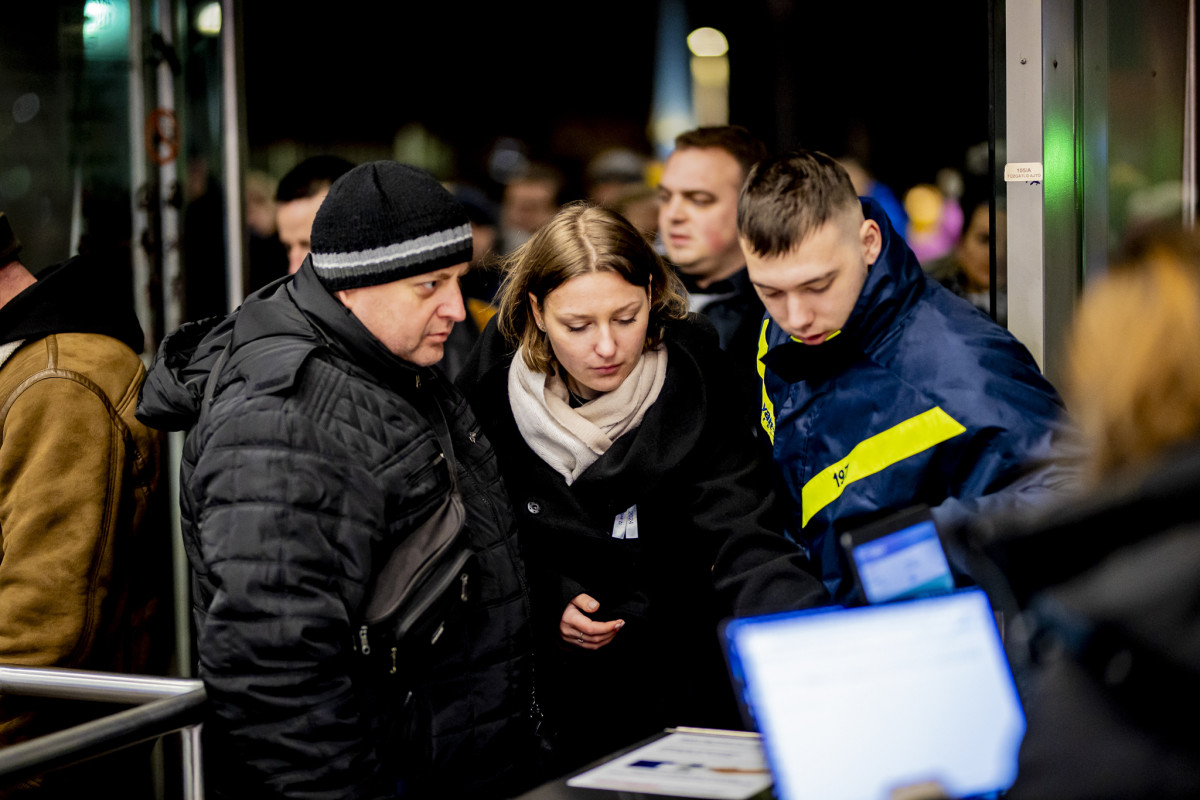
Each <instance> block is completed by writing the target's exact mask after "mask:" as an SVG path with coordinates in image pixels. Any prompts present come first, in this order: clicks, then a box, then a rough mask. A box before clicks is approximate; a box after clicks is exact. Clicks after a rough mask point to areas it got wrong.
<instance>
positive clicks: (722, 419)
mask: <svg viewBox="0 0 1200 800" xmlns="http://www.w3.org/2000/svg"><path fill="white" fill-rule="evenodd" d="M498 304H499V307H500V310H499V314H498V320H497V321H495V322H493V323H492V324H491V325H489V327H488V329H487V330H486V331H485V332H484V334H483V336H482V338H481V341H480V343H479V345H478V346H477V348H476V351H475V353H474V354H473V359H472V360H471V361H470V362H469V363H468V364H467V366H466V367H465V368H464V371H463V372H462V373H461V374H460V377H459V383H460V385H461V386H462V387H463V389H464V392H465V394H466V395H467V397H468V399H469V400H470V402H471V404H472V405H473V407H474V408H475V410H476V413H477V415H478V417H479V420H480V423H481V424H482V426H483V431H484V433H485V434H486V435H487V437H488V439H489V440H490V441H491V442H492V444H493V446H494V447H495V450H496V455H497V457H498V459H499V461H500V466H501V470H502V472H503V474H504V481H505V484H506V485H507V488H508V492H509V496H510V497H511V498H512V503H513V507H514V510H515V512H516V514H517V518H518V527H519V529H520V537H521V543H522V552H523V555H524V558H525V560H526V564H527V572H528V575H529V579H530V584H531V586H530V589H531V596H532V599H533V612H534V619H535V623H534V625H535V637H536V638H537V641H538V661H537V662H536V672H537V681H538V697H539V701H540V702H541V704H542V705H543V707H544V709H545V711H546V714H547V717H548V719H549V720H550V722H551V723H552V724H554V725H555V726H556V727H557V729H558V730H559V732H560V736H559V742H558V748H557V756H558V762H557V768H558V769H559V770H560V771H565V770H567V769H570V768H571V767H573V766H576V765H578V764H580V763H583V762H586V761H588V760H590V759H593V758H597V757H600V756H603V755H605V754H607V753H609V752H611V751H612V750H614V749H616V748H618V747H621V746H623V745H626V744H631V743H633V742H635V741H637V740H638V739H640V738H642V737H644V736H646V735H648V734H651V733H654V732H655V731H657V730H661V729H662V728H663V727H665V726H668V725H677V724H723V725H731V724H737V719H736V716H735V715H734V714H733V713H732V711H733V708H734V704H733V699H732V696H731V693H730V690H729V683H728V680H727V678H726V676H725V673H724V668H723V666H722V663H721V660H720V655H719V651H718V649H717V646H716V643H717V636H716V626H717V623H718V622H719V620H720V619H721V618H722V617H723V616H729V615H731V614H735V613H736V614H741V613H755V612H761V611H771V610H782V609H785V608H801V607H805V606H811V605H816V604H819V603H822V602H824V601H825V600H826V599H827V598H826V596H825V592H824V589H823V587H822V586H821V584H820V583H819V581H817V579H816V578H815V577H813V576H812V575H810V574H809V573H808V572H807V571H806V568H807V559H806V558H805V557H804V556H803V554H802V553H801V552H800V551H799V550H798V549H797V547H796V546H795V545H793V544H792V543H791V542H790V541H789V540H787V539H786V538H784V536H783V535H782V534H781V533H780V531H781V530H782V527H781V525H780V524H779V523H778V521H777V520H776V518H775V509H774V494H773V492H772V490H771V487H772V485H773V482H774V479H773V476H772V473H771V467H770V463H769V460H768V459H767V456H766V453H765V452H764V451H763V450H762V449H761V444H760V442H758V440H757V438H756V433H755V425H754V424H753V423H754V420H753V417H752V414H753V410H751V409H742V408H739V407H738V406H737V400H736V398H737V397H740V396H741V395H740V394H738V393H737V391H736V381H735V380H732V379H731V377H730V375H731V374H732V370H731V368H730V366H729V364H728V363H727V362H726V361H725V358H726V356H725V354H724V353H723V351H721V349H720V347H719V345H718V342H717V337H716V333H715V331H714V330H713V329H712V328H711V326H710V325H707V324H706V323H704V322H703V321H702V320H701V318H698V317H695V316H689V315H688V314H687V313H686V308H687V307H686V303H685V301H684V299H683V297H682V295H681V289H680V285H679V281H678V279H677V278H676V277H675V276H674V275H673V274H672V273H671V272H670V271H669V270H668V268H667V267H666V266H665V265H664V263H663V261H662V260H661V259H660V258H659V257H658V256H657V255H656V254H655V253H654V251H653V249H652V248H651V247H650V245H649V244H648V243H647V242H646V240H645V239H644V238H643V237H642V235H641V234H640V233H639V232H638V231H637V230H636V229H635V228H634V227H633V226H632V225H630V224H629V223H628V222H627V221H625V219H623V218H622V217H621V216H619V215H617V214H616V213H614V212H611V211H608V210H606V209H602V208H597V207H591V206H587V205H574V206H568V207H567V208H565V209H563V210H562V211H561V212H559V214H558V215H557V216H555V217H554V219H552V220H551V221H550V222H549V223H548V224H547V225H545V226H544V227H543V228H541V229H540V230H539V231H538V232H537V233H536V234H534V236H533V238H532V239H531V240H530V241H529V242H528V243H527V244H526V245H524V246H523V247H522V248H521V249H520V250H519V251H518V252H517V253H516V254H515V255H514V257H513V258H512V260H511V262H510V263H509V265H508V271H507V275H506V278H505V282H504V285H503V286H502V287H501V290H500V294H499V297H498Z"/></svg>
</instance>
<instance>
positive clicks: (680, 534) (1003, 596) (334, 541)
mask: <svg viewBox="0 0 1200 800" xmlns="http://www.w3.org/2000/svg"><path fill="white" fill-rule="evenodd" d="M968 172H969V171H968ZM979 180H980V178H979V176H976V175H971V174H964V172H963V171H962V170H946V171H943V172H942V173H940V174H939V175H938V176H937V177H936V178H935V180H934V181H932V182H931V183H929V184H921V185H918V186H914V187H909V188H908V190H907V191H904V192H902V193H900V194H897V192H896V191H894V190H893V189H892V188H890V187H888V186H887V185H886V184H884V183H882V182H881V181H880V180H879V179H878V178H877V177H876V176H875V175H874V174H872V172H871V171H870V169H869V168H868V165H865V164H864V163H862V161H861V160H859V159H856V158H854V157H853V156H852V155H849V154H843V155H841V156H840V157H836V158H835V157H832V156H830V155H827V154H825V153H821V152H816V151H808V150H794V151H789V152H781V153H772V152H770V151H769V150H768V148H767V147H766V146H765V145H764V144H763V143H762V142H761V141H759V140H758V139H757V138H756V137H755V136H754V135H753V133H752V132H750V131H748V130H746V129H744V128H741V127H737V126H719V127H708V128H699V129H696V130H692V131H687V132H684V133H681V134H680V135H679V136H678V137H677V138H676V140H675V143H674V148H673V151H672V153H671V154H670V155H669V157H668V158H666V159H665V161H662V162H659V161H656V160H655V159H652V158H650V157H648V156H646V155H643V154H639V153H636V152H633V151H629V150H612V151H606V152H604V153H601V154H599V155H598V156H597V157H596V158H595V160H593V161H592V162H591V164H590V165H589V166H588V167H587V169H586V170H585V172H584V173H583V174H582V175H580V176H578V180H574V179H569V176H567V175H566V174H564V172H563V171H562V169H560V168H558V167H556V166H554V165H551V164H548V163H537V162H528V163H525V164H524V165H522V166H520V168H518V169H515V170H513V171H512V172H511V174H509V175H507V179H506V180H505V181H504V183H503V186H502V189H501V191H500V192H499V193H498V196H492V195H490V194H489V193H488V192H487V191H484V190H483V189H481V188H480V187H478V186H473V185H470V184H467V183H462V182H454V181H439V180H437V179H435V177H434V176H432V175H430V174H429V173H427V172H425V171H424V170H421V169H419V168H416V167H413V166H410V165H405V164H400V163H397V162H393V161H372V162H368V163H364V164H358V165H355V164H353V163H352V162H350V161H348V160H345V159H343V158H340V157H338V156H334V155H318V156H314V157H311V158H307V159H304V160H301V161H300V162H299V163H297V164H296V165H295V166H294V167H293V168H292V169H291V170H290V171H289V172H287V173H286V174H284V175H282V176H280V178H279V180H278V183H277V184H274V185H273V184H272V181H271V180H270V179H262V178H261V177H258V178H255V180H253V181H250V180H247V189H248V191H251V190H252V192H253V196H254V197H253V203H251V202H249V201H248V202H247V209H248V211H249V216H248V219H247V225H248V227H249V228H250V229H251V231H252V234H253V235H252V237H251V242H252V245H251V248H250V268H249V271H248V283H249V284H251V285H249V286H248V287H247V288H248V290H249V291H248V294H247V299H246V300H245V302H244V303H243V304H242V305H241V306H239V307H238V308H237V309H235V310H233V311H232V312H229V313H228V314H225V313H219V314H215V315H211V316H206V317H205V318H203V319H191V320H189V321H188V322H186V323H185V324H184V325H183V326H181V327H180V328H179V329H178V330H176V331H171V332H169V333H168V335H167V337H166V338H165V339H164V340H163V341H162V342H161V343H157V342H156V343H153V344H154V345H155V347H154V349H155V351H156V352H155V356H154V361H153V363H152V364H151V366H150V368H149V369H148V370H147V369H145V368H143V366H142V363H143V362H142V361H141V360H140V359H139V358H138V356H137V353H138V352H140V351H141V350H142V349H143V345H144V344H145V342H144V335H143V334H142V331H141V329H140V327H139V325H138V321H137V319H136V317H134V316H133V315H132V310H131V309H125V308H123V306H124V305H127V304H123V303H121V302H118V301H117V300H116V299H113V298H109V295H111V294H112V292H111V289H112V288H113V286H114V285H115V284H114V282H113V281H112V280H110V279H109V278H108V277H106V276H107V273H106V272H105V267H104V265H95V264H92V263H91V261H89V260H88V259H87V258H86V257H80V258H79V259H74V260H72V261H70V262H67V263H66V264H64V265H61V266H57V267H52V268H50V269H48V270H46V271H44V272H43V273H41V274H40V275H39V277H38V278H36V279H35V278H34V276H33V274H32V273H31V272H30V271H29V270H28V269H26V267H25V266H24V265H23V264H22V263H21V262H20V260H19V257H18V256H19V253H20V242H19V240H18V239H17V237H16V234H15V233H14V232H13V230H12V228H11V227H10V225H9V224H8V221H7V220H6V218H5V217H4V216H3V214H2V213H0V433H2V438H0V537H2V541H3V548H2V549H0V554H2V555H0V663H6V664H24V665H40V666H72V667H81V668H88V669H101V670H120V671H131V672H141V671H158V672H162V671H163V670H165V669H166V664H165V647H166V641H167V638H166V637H165V636H164V634H163V632H162V630H161V628H160V624H161V621H162V620H163V612H164V608H163V606H165V605H166V599H165V598H166V595H165V594H163V593H162V592H161V587H159V586H158V585H157V584H155V583H153V582H151V581H150V577H151V576H161V575H165V574H166V568H165V565H163V562H162V561H161V558H160V557H161V553H160V547H161V546H162V545H163V544H165V542H166V540H167V539H166V529H165V527H164V526H165V521H164V520H165V516H163V514H162V513H161V512H162V510H163V506H162V504H163V503H164V502H165V494H164V493H163V492H162V491H161V487H160V486H159V484H160V483H162V481H161V480H160V477H161V475H160V473H161V469H162V466H161V462H162V447H163V443H162V433H161V432H163V431H176V430H177V431H184V432H185V433H186V440H185V445H184V450H183V461H182V466H181V475H180V496H179V504H180V515H181V518H182V526H183V537H184V544H185V549H186V552H187V557H188V562H189V566H190V576H191V587H190V588H191V595H192V597H191V604H192V607H191V611H192V621H191V625H192V634H193V636H194V641H195V644H196V657H197V665H196V666H197V668H198V672H199V676H200V677H201V678H202V679H203V680H204V683H205V686H206V689H207V691H208V698H209V703H208V708H207V712H206V713H207V715H208V716H207V717H206V721H205V725H204V728H203V737H204V751H205V754H206V759H207V765H208V766H207V771H206V779H207V781H208V786H209V791H210V795H211V796H214V797H243V796H254V797H290V798H323V797H346V798H350V797H355V798H359V797H361V798H389V797H403V798H410V799H411V798H427V797H458V796H462V797H466V796H470V797H481V798H487V797H511V796H514V795H515V794H517V793H519V792H521V791H524V790H526V789H529V788H532V787H533V786H535V785H536V784H538V783H540V782H542V781H544V780H547V779H549V778H552V777H555V776H558V775H562V774H565V773H567V772H569V771H571V770H573V769H576V768H578V767H580V766H582V765H584V764H586V763H588V762H589V761H592V760H594V759H597V758H600V757H602V756H604V755H606V754H608V753H611V752H613V751H614V750H617V749H618V748H620V747H622V746H625V745H629V744H633V743H634V742H636V741H637V740H639V739H641V738H643V737H645V736H648V735H650V734H653V733H654V732H655V731H657V730H661V729H662V728H664V727H667V726H670V725H679V724H696V725H706V726H718V727H729V728H737V727H740V726H741V725H742V724H743V721H742V720H741V719H740V718H739V716H738V713H737V708H736V703H735V698H733V696H732V693H731V691H730V687H729V683H728V680H727V676H726V675H725V673H724V667H723V664H722V661H721V655H720V652H719V649H718V643H717V639H716V636H715V630H716V626H717V625H718V624H719V622H720V621H721V620H722V619H724V618H728V617H730V616H738V615H747V614H759V613H773V612H782V611H793V610H805V609H812V608H818V607H822V606H826V605H830V604H833V603H838V604H847V605H853V604H855V603H860V602H862V601H863V598H862V597H861V594H860V593H859V590H858V588H857V587H856V585H855V582H854V580H853V575H852V573H851V572H850V570H849V569H848V565H847V563H846V561H845V556H844V554H843V553H842V552H841V551H840V549H839V547H838V544H837V541H838V535H839V534H840V533H842V532H844V531H846V530H849V529H853V528H855V527H858V526H861V525H864V524H867V523H869V522H872V521H874V520H876V519H878V518H880V516H882V515H886V514H890V513H892V512H895V511H897V510H900V509H904V508H906V507H910V506H914V505H922V506H926V507H928V509H929V510H930V513H931V515H932V517H933V519H934V521H935V522H936V525H937V529H938V532H939V534H940V536H941V538H942V539H943V540H944V543H945V546H946V547H947V549H948V551H949V552H950V553H951V554H952V556H953V565H954V567H955V571H956V576H955V577H956V580H957V581H958V582H959V583H960V584H962V585H966V584H972V583H979V584H981V585H983V587H984V588H985V589H987V590H988V591H989V593H990V594H991V595H992V597H993V602H995V603H996V604H997V606H998V607H1002V608H1003V609H1005V610H1011V611H1012V612H1013V614H1014V615H1017V614H1020V615H1024V618H1025V619H1027V620H1029V619H1036V620H1038V621H1039V623H1040V625H1041V629H1040V631H1039V632H1040V633H1041V634H1042V635H1041V636H1030V639H1029V641H1028V642H1027V655H1028V656H1029V662H1028V663H1027V664H1021V665H1018V667H1019V668H1021V669H1024V670H1026V673H1025V675H1024V676H1023V677H1025V678H1027V681H1028V682H1027V684H1026V682H1024V681H1023V683H1022V685H1023V686H1024V685H1029V686H1031V687H1032V689H1031V691H1030V693H1029V694H1028V695H1027V697H1026V702H1027V704H1028V710H1029V720H1030V724H1029V735H1028V736H1027V737H1026V740H1025V742H1024V744H1023V745H1022V751H1021V776H1020V779H1019V782H1018V785H1017V787H1016V789H1014V796H1017V795H1018V794H1020V795H1021V796H1029V797H1041V796H1055V797H1100V796H1114V797H1117V796H1119V797H1129V796H1180V797H1184V796H1191V795H1194V793H1195V791H1196V790H1197V788H1198V787H1200V748H1198V747H1197V746H1196V742H1195V737H1194V736H1191V735H1190V734H1187V733H1186V732H1184V733H1180V732H1178V730H1175V732H1171V729H1172V728H1173V727H1174V726H1170V725H1167V724H1165V723H1166V721H1167V720H1168V719H1169V718H1170V717H1171V715H1172V706H1173V705H1174V704H1176V703H1178V702H1180V700H1181V698H1182V699H1183V700H1185V701H1186V698H1187V697H1190V696H1191V695H1190V690H1191V688H1192V687H1193V686H1194V679H1195V678H1196V677H1200V676H1197V674H1196V673H1197V672H1200V658H1198V657H1197V651H1196V648H1195V647H1194V646H1193V642H1192V641H1191V639H1192V632H1193V630H1194V629H1195V627H1196V619H1195V611H1194V608H1195V604H1194V602H1193V601H1194V596H1195V594H1196V591H1195V589H1194V588H1193V587H1194V586H1195V585H1196V581H1195V580H1194V577H1195V575H1196V569H1198V568H1200V564H1197V563H1196V560H1197V559H1196V552H1197V549H1196V548H1195V547H1194V546H1193V544H1194V543H1193V541H1192V540H1193V539H1194V538H1195V531H1196V523H1197V515H1196V513H1195V511H1194V508H1193V507H1192V506H1191V505H1190V504H1188V503H1187V502H1186V500H1187V499H1188V498H1189V497H1190V492H1191V491H1193V490H1194V487H1195V485H1196V474H1197V469H1196V465H1195V463H1194V462H1195V461H1196V458H1195V447H1196V437H1197V436H1200V399H1198V398H1200V381H1198V379H1197V375H1198V374H1200V373H1198V372H1197V369H1196V367H1195V364H1196V363H1200V362H1198V361H1197V359H1196V358H1195V354H1196V352H1197V350H1198V349H1200V322H1198V321H1200V286H1198V282H1197V277H1196V276H1197V271H1198V270H1200V245H1198V244H1197V239H1196V237H1195V235H1194V234H1185V233H1182V232H1180V231H1151V232H1149V233H1148V234H1147V235H1145V236H1143V237H1142V238H1139V239H1137V240H1136V241H1133V242H1131V243H1130V244H1129V247H1128V248H1127V250H1126V252H1125V254H1124V256H1123V257H1122V259H1121V261H1120V262H1119V263H1118V265H1116V266H1115V267H1114V268H1113V271H1112V274H1111V275H1110V276H1108V277H1107V278H1106V279H1105V280H1104V281H1103V282H1102V283H1100V284H1099V285H1098V287H1097V288H1096V290H1095V291H1093V292H1090V293H1089V294H1088V296H1087V297H1086V298H1085V300H1084V302H1083V306H1082V309H1081V313H1080V315H1079V318H1078V320H1077V322H1076V326H1075V333H1074V338H1073V340H1072V367H1073V372H1072V375H1071V384H1070V386H1069V387H1068V389H1069V395H1068V397H1069V399H1070V400H1071V403H1070V405H1069V406H1068V405H1067V404H1065V403H1064V401H1063V400H1062V399H1061V398H1060V396H1059V393H1058V391H1057V389H1056V388H1055V387H1054V386H1052V385H1051V384H1050V382H1049V381H1048V380H1047V379H1046V378H1045V377H1044V376H1043V375H1042V374H1041V371H1040V369H1039V367H1038V365H1037V363H1036V362H1035V361H1034V359H1033V357H1032V356H1031V355H1030V353H1029V351H1028V350H1027V349H1026V348H1025V347H1024V346H1023V345H1022V344H1021V343H1020V342H1019V341H1017V339H1016V338H1015V337H1014V336H1013V335H1012V334H1011V333H1009V331H1007V330H1006V329H1005V327H1004V325H1003V322H1004V317H1005V310H1004V309H1005V306H1004V298H1003V287H1002V286H996V285H994V282H995V281H997V280H1002V279H1003V258H1004V249H1003V241H1004V239H1005V228H1004V225H1005V221H1004V214H1003V209H1001V208H997V207H995V204H994V203H991V202H990V198H991V196H992V193H991V187H990V184H988V185H985V186H982V187H981V185H980V183H979ZM571 186H579V187H582V194H583V195H584V196H583V197H569V196H568V187H571ZM993 226H994V228H995V230H993ZM197 252H199V251H197ZM997 262H999V263H997ZM190 266H191V267H193V268H194V267H195V266H196V265H194V264H193V265H190ZM197 272H198V271H197ZM104 298H109V299H107V300H105V299H104ZM98 309H100V310H102V311H103V312H104V313H98ZM126 312H128V313H126ZM1114 365H1115V367H1114ZM135 409H136V413H135ZM1081 454H1082V455H1081ZM155 526H157V527H155ZM154 559H160V560H159V561H158V562H157V563H158V564H160V565H163V566H160V569H158V570H156V568H155V567H154V566H148V565H147V562H148V561H151V560H154ZM414 565H415V566H414ZM398 576H403V577H398ZM1081 721H1082V722H1081ZM1084 723H1086V724H1084ZM61 724H63V720H61V719H56V718H55V717H54V716H52V715H47V714H45V713H44V712H39V711H37V710H36V709H33V708H31V707H27V706H25V705H20V704H18V703H16V702H13V700H12V699H11V698H0V743H2V744H12V743H16V742H20V741H23V740H27V739H29V738H32V737H33V736H36V735H37V734H39V733H41V732H43V731H44V730H46V729H48V728H49V727H52V726H54V725H61ZM144 757H145V753H144V752H141V751H133V752H132V753H131V754H127V757H126V758H127V760H126V761H124V762H120V763H119V764H117V766H116V767H112V764H113V763H116V762H95V763H93V764H91V765H85V766H83V767H78V768H75V769H74V771H64V772H59V773H50V774H48V775H47V776H43V777H40V778H36V779H34V780H32V781H30V782H28V783H27V784H25V785H23V786H20V787H9V788H0V797H9V796H13V797H19V796H22V795H21V793H22V792H31V793H36V794H30V795H28V796H31V797H33V796H36V797H66V796H78V795H79V794H81V793H82V792H83V791H85V788H84V787H86V786H88V785H89V784H94V782H95V781H98V780H108V781H111V780H115V778H113V777H112V776H111V775H109V776H107V777H106V776H105V773H103V771H102V770H101V769H100V768H98V767H97V766H96V765H97V764H105V763H107V764H108V765H109V768H114V769H120V770H123V771H125V774H126V779H125V782H124V783H123V784H122V785H123V786H127V787H128V788H129V791H128V792H126V795H127V796H146V793H147V792H149V791H150V789H149V786H148V785H147V786H142V782H141V781H136V780H134V778H133V777H131V776H134V775H136V776H141V775H146V774H148V772H147V771H146V769H145V768H144V766H145V765H144V763H143V762H144V761H145V758H144ZM1163 765H1166V767H1163Z"/></svg>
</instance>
